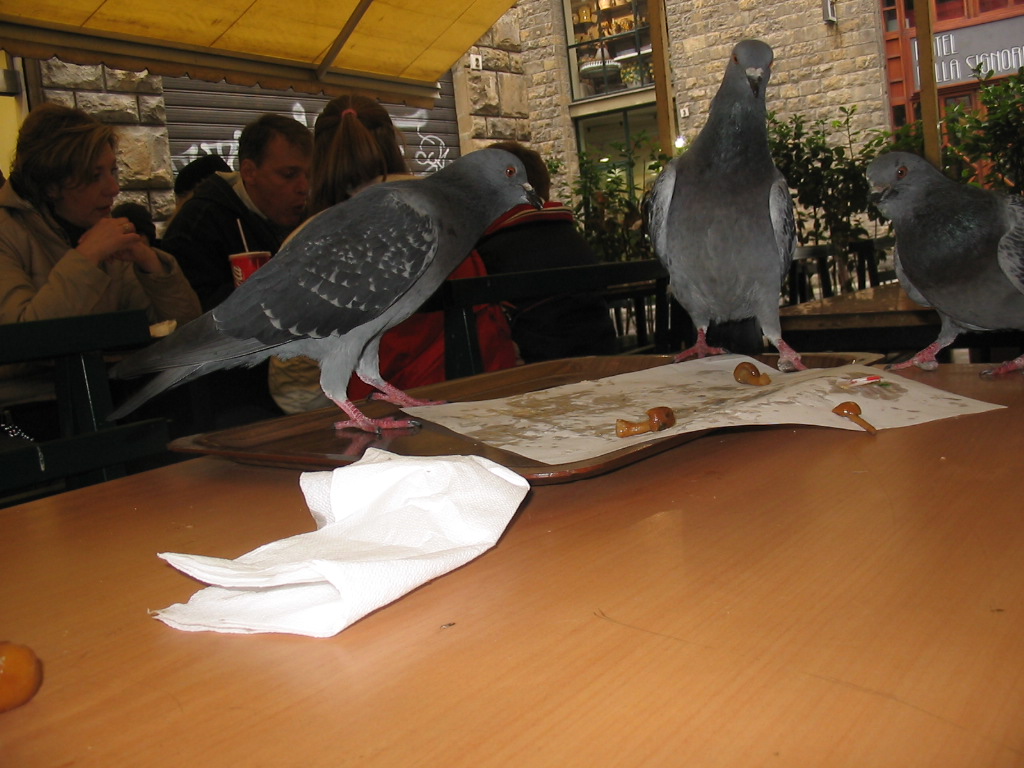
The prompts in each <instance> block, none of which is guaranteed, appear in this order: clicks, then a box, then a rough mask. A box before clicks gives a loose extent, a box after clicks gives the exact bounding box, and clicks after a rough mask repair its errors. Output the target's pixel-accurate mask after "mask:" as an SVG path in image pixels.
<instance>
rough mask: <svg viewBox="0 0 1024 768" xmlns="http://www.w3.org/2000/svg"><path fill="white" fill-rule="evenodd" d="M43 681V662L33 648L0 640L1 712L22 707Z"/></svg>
mask: <svg viewBox="0 0 1024 768" xmlns="http://www.w3.org/2000/svg"><path fill="white" fill-rule="evenodd" d="M42 683H43V664H42V662H41V661H39V657H38V656H36V655H35V653H33V652H32V649H31V648H29V647H28V646H25V645H17V644H16V643H8V642H0V712H6V711H7V710H9V709H14V708H15V707H20V706H21V705H22V704H24V703H25V702H27V701H28V700H29V699H31V698H32V697H33V696H35V695H36V691H38V690H39V686H40V685H42Z"/></svg>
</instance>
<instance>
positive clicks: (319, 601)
mask: <svg viewBox="0 0 1024 768" xmlns="http://www.w3.org/2000/svg"><path fill="white" fill-rule="evenodd" d="M299 484H300V486H301V488H302V492H303V493H304V494H305V496H306V503H307V504H308V505H309V510H310V512H311V513H312V515H313V519H314V520H315V521H316V526H317V530H316V531H312V532H310V533H303V534H299V535H298V536H292V537H290V538H287V539H282V540H281V541H275V542H273V543H270V544H266V545H264V546H262V547H259V548H258V549H254V550H253V551H252V552H249V553H247V554H244V555H242V556H241V557H239V558H237V559H235V560H224V559H221V558H216V557H203V556H201V555H183V554H175V553H162V554H161V555H160V557H161V558H163V559H164V560H166V561H167V562H169V563H170V564H171V565H173V566H174V567H175V568H178V569H179V570H181V571H184V572H185V573H187V574H189V575H190V576H193V577H195V578H196V579H199V580H200V581H203V582H206V583H207V584H212V585H214V586H210V587H207V588H205V589H202V590H200V591H199V592H197V593H196V594H194V595H193V596H192V598H191V599H190V600H189V601H188V603H187V604H181V603H177V604H175V605H172V606H170V607H168V608H165V609H163V610H162V611H157V612H156V613H155V615H156V617H157V618H158V619H160V620H161V621H163V622H164V623H166V624H168V625H170V626H172V627H175V628H177V629H183V630H188V631H199V630H213V631H215V632H234V633H252V632H286V633H291V634H300V635H309V636H312V637H329V636H331V635H335V634H337V633H338V632H340V631H341V630H343V629H345V628H346V627H347V626H349V625H350V624H352V623H353V622H355V621H357V620H358V619H360V618H361V617H363V616H365V615H366V614H368V613H370V612H371V611H373V610H376V609H377V608H379V607H381V606H383V605H386V604H388V603H390V602H392V601H393V600H396V599H398V598H399V597H401V596H402V595H404V594H405V593H407V592H409V591H411V590H413V589H415V588H416V587H418V586H419V585H421V584H423V583H425V582H427V581H430V580H431V579H434V578H437V577H438V576H441V575H442V574H445V573H447V572H448V571H451V570H453V569H455V568H458V567H459V566H461V565H463V564H464V563H467V562H469V561H470V560H472V559H473V558H475V557H477V556H479V555H480V554H482V553H483V552H485V551H487V550H488V549H490V548H491V547H493V546H494V545H495V543H497V541H498V538H499V537H500V536H501V534H502V532H503V531H504V530H505V527H506V526H507V525H508V523H509V521H510V520H511V519H512V515H513V514H515V511H516V510H517V509H518V508H519V504H520V502H521V501H522V500H523V497H524V496H526V493H527V491H528V490H529V484H528V483H527V482H526V480H524V479H523V478H522V477H520V476H519V475H517V474H515V473H514V472H512V471H511V470H509V469H506V468H505V467H502V466H500V465H499V464H495V463H494V462H492V461H490V460H488V459H484V458H481V457H479V456H442V457H400V456H396V455H394V454H391V453H387V452H386V451H381V450H377V449H374V448H370V449H367V451H366V453H365V455H364V457H363V458H362V459H360V460H359V461H358V462H355V463H353V464H349V465H347V466H345V467H340V468H338V469H335V470H333V471H330V472H307V473H304V474H303V475H302V476H301V477H300V479H299Z"/></svg>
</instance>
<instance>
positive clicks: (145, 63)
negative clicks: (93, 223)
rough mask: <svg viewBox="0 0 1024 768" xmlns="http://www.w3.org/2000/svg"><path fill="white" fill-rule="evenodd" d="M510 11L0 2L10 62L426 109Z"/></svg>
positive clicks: (506, 3) (417, 5)
mask: <svg viewBox="0 0 1024 768" xmlns="http://www.w3.org/2000/svg"><path fill="white" fill-rule="evenodd" d="M512 5H513V0H0V48H3V50H5V51H7V52H8V53H9V54H11V55H13V56H26V57H30V58H36V59H44V60H45V59H49V58H50V57H51V56H59V57H60V58H61V59H63V60H64V61H67V62H70V63H75V64H96V63H103V64H107V65H108V66H111V67H116V68H119V69H128V70H133V71H139V70H142V69H148V70H149V71H150V72H151V73H153V74H159V75H172V76H178V77H180V76H181V75H186V74H187V75H189V76H191V77H196V78H199V79H203V80H213V81H215V82H216V81H220V80H222V79H226V80H227V81H228V82H231V83H238V84H245V85H253V84H257V83H258V84H260V85H262V86H264V87H268V88H286V87H289V86H290V87H293V88H295V89H296V90H301V91H305V92H310V93H317V92H319V91H321V90H323V91H325V92H327V93H328V94H335V93H338V92H341V91H347V92H351V91H359V92H363V93H367V94H371V95H374V96H379V97H382V98H384V99H387V100H390V101H396V100H397V101H401V102H405V103H408V104H412V105H416V106H430V105H431V104H432V103H433V100H434V98H435V97H436V95H437V80H438V78H440V77H441V75H442V74H443V73H444V72H445V71H446V70H448V69H449V68H450V67H451V66H452V65H453V64H454V63H455V62H456V60H457V59H458V58H459V57H460V56H461V55H462V54H464V53H465V52H466V51H467V50H469V48H470V46H472V45H473V44H474V43H475V42H476V41H477V40H479V39H480V37H481V36H482V35H483V34H484V33H485V32H486V31H487V30H488V29H490V28H491V27H492V26H493V25H494V23H495V22H496V21H497V20H498V19H499V18H500V17H501V15H502V14H503V13H505V11H507V10H508V9H509V8H510V7H512Z"/></svg>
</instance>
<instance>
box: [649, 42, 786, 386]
mask: <svg viewBox="0 0 1024 768" xmlns="http://www.w3.org/2000/svg"><path fill="white" fill-rule="evenodd" d="M772 59H773V54H772V49H771V47H769V46H768V45H767V44H765V43H763V42H761V41H760V40H744V41H742V42H740V43H739V44H737V45H736V47H735V48H733V50H732V55H731V56H730V57H729V63H728V64H727V65H726V68H725V77H724V78H723V79H722V85H721V87H720V88H719V89H718V93H717V94H716V95H715V98H714V99H713V100H712V102H711V110H710V113H709V114H708V119H707V123H705V125H704V128H703V129H702V130H701V132H700V134H699V135H698V136H697V138H696V139H695V140H694V142H693V144H692V145H691V147H690V148H689V149H688V150H687V151H686V152H685V153H684V154H682V155H681V156H679V157H678V158H676V159H675V160H673V161H672V162H670V163H669V164H668V165H667V166H666V167H665V170H664V171H663V172H662V174H661V175H660V176H659V177H658V179H657V181H656V182H655V183H654V188H653V190H652V192H651V197H650V199H649V201H648V207H647V216H648V222H647V225H648V231H649V232H650V235H651V239H652V241H653V244H654V252H655V253H656V254H657V256H658V258H659V259H661V262H662V263H663V264H664V265H665V268H666V269H667V270H668V274H669V284H670V286H671V289H672V294H673V295H674V296H675V297H676V299H677V300H678V301H679V303H680V304H682V305H683V308H684V309H686V311H687V312H688V313H689V315H690V318H691V319H692V320H693V322H694V324H695V325H696V326H697V343H696V344H695V345H694V346H693V347H691V348H689V349H687V350H684V351H683V352H681V353H680V354H679V355H677V356H676V360H683V359H685V358H687V357H692V356H694V355H696V356H698V357H704V356H705V355H714V354H721V353H722V352H724V351H725V350H723V349H719V348H717V347H710V346H708V344H707V329H708V326H709V325H710V324H711V323H724V322H727V321H731V320H743V319H746V318H749V317H755V318H757V322H758V323H759V324H760V326H761V331H762V332H763V333H764V335H765V336H767V337H768V339H769V341H771V343H772V344H773V345H774V346H775V347H776V348H777V349H778V350H779V369H780V370H794V369H803V368H804V367H805V366H804V365H803V363H801V362H800V356H799V355H798V354H797V353H796V352H795V351H794V350H793V349H792V347H790V346H789V345H788V344H786V343H785V342H784V341H783V340H782V329H781V327H780V325H779V294H780V292H781V290H782V283H783V281H784V280H785V277H786V273H787V272H788V271H789V265H790V262H791V261H792V259H793V249H794V248H795V247H796V224H795V221H794V215H793V199H792V197H791V196H790V194H789V186H788V185H787V184H786V179H785V178H784V177H783V175H782V174H781V173H779V170H778V169H777V168H776V167H775V163H774V162H772V157H771V153H770V152H769V149H768V128H767V125H766V122H765V120H766V112H765V97H764V94H765V88H766V87H767V86H768V79H769V77H770V76H771V65H772Z"/></svg>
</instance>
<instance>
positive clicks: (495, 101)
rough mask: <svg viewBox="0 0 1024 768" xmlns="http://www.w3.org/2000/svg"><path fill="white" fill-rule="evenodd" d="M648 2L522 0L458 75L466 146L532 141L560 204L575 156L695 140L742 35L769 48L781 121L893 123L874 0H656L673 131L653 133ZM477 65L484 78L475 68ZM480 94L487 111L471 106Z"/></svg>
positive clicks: (771, 100)
mask: <svg viewBox="0 0 1024 768" xmlns="http://www.w3.org/2000/svg"><path fill="white" fill-rule="evenodd" d="M654 1H655V0H520V2H519V3H517V4H516V6H515V7H513V8H512V10H510V11H509V12H508V14H506V16H505V17H504V18H503V19H502V21H501V22H500V23H499V27H500V28H502V29H503V32H502V34H501V35H500V36H487V37H485V38H484V39H483V40H481V41H480V43H478V45H477V46H475V47H474V48H473V49H471V50H470V52H469V53H468V54H467V55H466V56H465V57H463V60H462V61H460V62H459V64H458V65H457V66H456V68H455V72H456V85H457V88H458V84H459V82H460V80H462V81H464V82H465V83H466V84H467V88H466V93H467V94H468V98H467V103H466V105H465V107H464V109H463V110H460V121H462V122H461V123H460V125H461V126H462V128H463V130H462V136H463V144H464V147H465V145H467V144H469V145H470V146H469V147H468V148H472V145H474V144H476V145H480V144H483V143H486V142H487V141H489V140H493V139H495V138H498V135H497V134H498V133H501V132H504V133H508V134H509V135H507V136H502V137H501V138H517V139H520V140H524V141H528V142H529V143H530V144H531V146H533V147H534V148H535V149H537V150H538V151H540V152H541V153H542V154H544V155H545V156H546V157H549V158H551V159H553V160H555V161H557V162H558V163H559V164H560V165H561V167H562V168H564V169H565V171H566V173H565V174H564V177H563V178H561V179H556V188H558V189H560V190H561V194H562V195H563V196H564V195H565V190H567V189H568V186H569V183H570V181H571V179H572V178H573V176H574V173H575V170H576V168H577V165H576V156H577V152H578V151H580V150H583V151H586V152H591V153H596V154H602V155H603V154H608V153H609V152H613V151H614V148H613V145H617V144H623V143H626V144H628V143H629V142H631V141H632V140H635V139H636V138H637V136H638V135H640V134H641V133H642V134H644V135H646V136H647V137H649V138H651V139H657V140H658V141H659V142H660V143H661V144H662V145H663V146H664V145H665V144H666V143H669V144H675V145H676V146H679V145H680V144H682V143H685V142H686V141H688V140H690V139H692V138H693V137H694V136H695V135H696V134H697V132H698V131H699V130H700V128H701V126H702V125H703V124H704V119H705V115H706V113H707V109H708V106H709V104H710V101H711V98H712V97H713V96H714V94H715V92H716V90H717V88H718V85H719V83H720V81H721V77H722V71H723V69H724V67H725V62H726V60H727V57H728V55H729V52H730V50H731V49H732V46H733V45H734V44H735V43H736V42H738V41H739V40H742V39H744V38H749V37H755V38H759V39H762V40H764V41H765V42H767V43H768V44H769V45H771V46H772V48H773V49H774V50H775V57H776V58H775V65H774V68H773V75H772V85H771V86H770V88H769V91H768V108H769V109H770V110H772V111H775V112H776V113H777V114H778V116H779V117H780V118H781V119H783V120H785V119H788V117H789V116H791V115H793V114H798V113H799V114H802V115H804V116H805V117H806V118H807V119H808V122H813V121H814V120H817V119H825V120H832V119H836V118H838V117H839V116H840V113H839V108H840V107H850V106H856V107H857V112H856V116H855V127H856V128H857V129H858V130H868V129H872V128H878V129H888V128H889V127H890V107H889V101H888V94H887V90H886V86H887V78H886V58H885V48H884V42H885V41H884V39H883V34H882V29H883V27H882V8H881V6H880V5H879V2H878V0H844V1H843V2H841V3H839V4H835V5H833V4H831V3H829V2H828V0H825V3H824V5H823V2H822V0H762V2H753V0H663V2H664V6H663V7H664V20H665V28H666V32H667V50H665V51H664V55H665V59H666V61H667V63H668V78H669V82H668V87H669V93H670V96H671V99H672V101H673V102H674V103H673V104H672V105H670V106H668V108H671V109H673V110H674V112H675V114H674V122H675V123H677V125H678V135H677V136H673V137H662V136H660V135H658V121H657V118H656V113H657V107H656V104H657V99H656V95H655V90H656V89H655V86H654V83H653V73H652V70H653V64H652V58H653V56H656V55H658V53H659V50H658V45H659V42H658V35H657V34H656V31H657V30H656V29H652V26H651V24H652V22H651V13H650V11H651V9H650V8H649V6H648V2H654ZM830 10H831V11H832V13H833V14H834V15H831V16H830V17H829V18H828V19H826V13H827V12H828V11H830ZM833 19H834V20H833ZM493 49H498V50H503V52H504V53H507V54H508V60H510V61H511V62H513V64H512V65H511V66H510V67H509V68H508V69H507V70H499V71H497V72H491V71H488V68H487V66H486V65H487V63H488V62H491V61H498V62H502V64H504V62H505V60H506V59H505V57H504V56H492V55H490V54H489V51H491V50H493ZM475 56H479V57H480V61H482V62H483V63H484V65H485V66H484V68H483V69H482V70H474V69H472V65H473V64H474V63H477V61H478V60H475V59H474V58H473V57H475ZM517 76H518V79H519V80H521V81H522V82H521V83H520V84H518V85H517V84H516V83H515V82H514V81H515V79H516V77H517ZM482 94H486V95H487V98H486V108H485V110H484V112H483V113H481V112H480V111H477V107H476V102H475V101H474V99H475V98H476V97H477V96H478V95H482ZM505 95H511V98H512V102H511V108H510V109H506V108H505V105H504V103H503V102H502V98H503V97H504V96H505ZM524 104H525V108H524ZM666 138H667V141H666Z"/></svg>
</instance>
